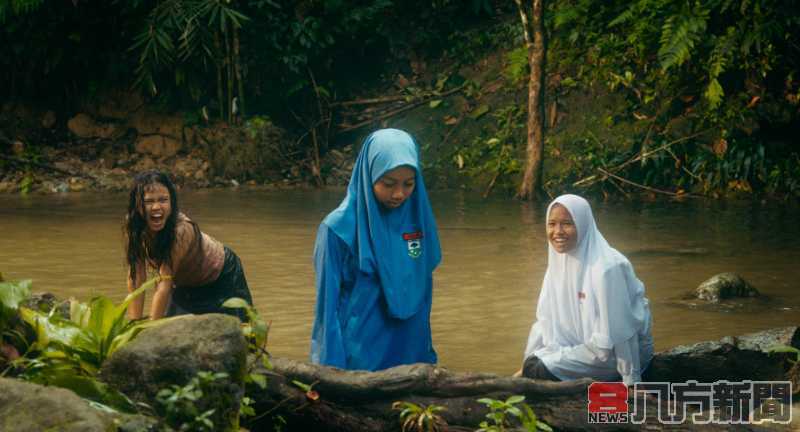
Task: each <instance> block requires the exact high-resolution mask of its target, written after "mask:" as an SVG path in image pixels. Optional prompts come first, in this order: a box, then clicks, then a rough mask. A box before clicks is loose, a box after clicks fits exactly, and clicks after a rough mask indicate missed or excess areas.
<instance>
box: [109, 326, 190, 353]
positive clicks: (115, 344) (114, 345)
mask: <svg viewBox="0 0 800 432" xmlns="http://www.w3.org/2000/svg"><path fill="white" fill-rule="evenodd" d="M180 318H182V317H181V316H174V317H169V318H162V319H159V320H155V321H143V322H138V323H133V324H132V325H130V326H127V328H126V329H125V330H124V331H123V332H122V333H120V334H118V335H116V336H115V337H114V339H113V340H112V341H111V345H110V346H109V348H108V353H107V355H108V356H110V355H111V354H114V352H115V351H116V350H118V349H119V348H121V347H122V346H123V345H125V344H126V343H128V342H130V341H131V339H133V338H134V337H136V335H138V334H139V332H141V331H142V330H144V329H148V328H152V327H158V326H160V325H162V324H166V323H168V322H170V321H174V320H176V319H180Z"/></svg>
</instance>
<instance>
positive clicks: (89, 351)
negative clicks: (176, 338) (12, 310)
mask: <svg viewBox="0 0 800 432" xmlns="http://www.w3.org/2000/svg"><path fill="white" fill-rule="evenodd" d="M158 280H159V279H158V278H154V279H152V280H150V281H148V282H147V283H145V284H143V285H142V287H140V288H139V289H138V290H136V291H134V292H132V293H130V294H129V295H128V296H127V297H126V298H125V300H124V301H123V302H122V303H121V304H119V305H114V304H113V303H112V302H111V301H110V300H109V299H107V298H105V297H97V298H94V299H92V300H91V301H90V302H89V303H88V304H83V303H80V302H78V301H75V300H71V301H70V316H69V318H64V317H61V316H60V315H59V314H58V313H57V308H55V307H54V308H53V309H52V310H50V311H47V312H42V311H38V310H33V309H28V308H26V307H20V308H19V310H18V313H19V317H20V318H21V319H22V321H23V322H25V323H26V324H27V325H28V326H30V329H31V331H32V334H33V342H32V343H30V344H29V345H28V349H27V351H26V352H25V353H24V355H23V357H22V358H20V359H17V360H16V361H15V362H14V364H13V366H14V367H15V368H17V369H19V372H18V373H19V377H20V378H22V379H25V380H28V381H32V382H35V383H39V384H45V385H55V386H59V387H64V388H68V389H70V390H72V391H74V392H75V393H77V394H78V395H80V396H81V397H84V398H86V399H89V400H91V401H93V402H95V403H98V404H102V405H104V406H109V407H112V408H115V409H120V410H123V411H129V412H132V411H135V407H134V405H133V404H132V403H131V401H130V400H128V398H127V397H126V396H125V395H123V394H121V393H119V392H117V391H115V390H113V389H111V388H110V387H108V386H107V385H105V384H103V383H101V382H99V381H97V380H96V379H95V376H96V374H97V372H98V370H99V369H100V367H101V366H102V364H103V362H104V361H105V359H106V358H108V357H109V356H110V355H111V354H113V353H114V352H115V351H116V350H117V349H119V348H120V347H122V346H123V345H125V344H126V343H127V342H129V341H130V340H131V339H132V338H133V337H135V336H136V334H138V333H139V332H140V331H141V330H143V329H144V328H146V327H151V326H155V325H159V324H161V323H163V322H165V320H161V321H151V322H144V323H135V322H130V321H128V320H127V318H126V317H125V313H126V311H127V307H128V304H129V303H130V302H131V301H132V300H133V299H134V298H135V297H137V296H138V295H140V294H141V293H143V292H144V291H145V290H147V289H149V288H152V287H153V286H154V285H155V284H156V283H157V282H158Z"/></svg>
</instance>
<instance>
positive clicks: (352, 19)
mask: <svg viewBox="0 0 800 432" xmlns="http://www.w3.org/2000/svg"><path fill="white" fill-rule="evenodd" d="M793 6H794V2H792V1H791V0H738V1H735V0H711V1H702V2H701V1H691V0H636V1H618V0H615V1H600V0H568V1H561V2H549V3H548V4H547V9H546V12H545V21H546V28H547V33H548V36H547V39H548V45H547V51H548V53H547V57H548V65H547V77H548V79H547V90H546V93H547V96H546V97H547V100H548V107H550V108H548V109H547V113H548V116H549V117H550V118H549V119H548V123H549V125H550V130H549V131H548V132H547V136H548V138H547V141H546V148H545V178H544V186H545V188H546V189H548V190H549V191H555V190H557V189H565V188H567V189H569V188H573V187H590V186H591V187H595V188H597V189H598V190H602V191H609V192H615V191H622V192H623V193H625V191H631V190H635V189H632V188H636V189H638V188H640V187H641V186H646V187H649V188H651V190H655V189H658V190H665V191H668V192H670V193H673V194H684V193H695V194H702V195H716V194H718V193H722V192H727V191H735V192H745V193H750V192H756V193H768V194H773V195H777V196H783V197H792V196H795V197H796V196H797V195H798V194H800V153H799V152H798V150H797V149H796V147H795V146H794V145H793V144H794V140H795V138H794V136H795V135H796V134H794V133H793V131H794V130H796V129H797V128H798V127H799V126H800V112H799V111H798V109H799V107H800V105H799V104H800V77H798V76H796V75H797V72H796V71H797V70H800V69H799V68H798V66H800V65H798V62H800V44H799V43H798V38H800V36H798V35H800V12H798V9H797V8H796V7H793ZM0 21H2V23H3V25H2V26H1V27H0V43H2V46H4V48H5V53H4V54H3V55H2V56H0V66H2V67H0V79H2V81H3V82H5V83H8V84H9V85H7V86H4V87H2V88H0V98H2V99H4V100H15V101H31V100H34V101H36V102H37V103H41V104H46V105H48V106H49V107H57V108H58V109H60V110H63V111H67V112H70V111H73V112H74V110H75V109H76V107H75V105H76V103H78V102H79V101H81V100H85V99H87V98H91V97H93V96H94V95H96V94H98V93H100V92H102V91H103V90H104V89H106V88H113V87H127V86H137V87H138V88H140V89H141V90H142V91H143V92H144V93H145V94H147V95H148V96H149V97H150V98H151V102H152V103H154V104H156V105H161V106H164V107H168V108H170V109H181V110H184V111H185V112H187V113H189V114H188V115H189V116H194V117H200V116H204V115H207V116H209V117H211V118H221V119H225V120H227V121H231V120H234V119H233V117H235V116H245V117H246V116H251V115H256V114H258V115H268V116H269V117H270V118H272V119H273V120H274V121H276V122H277V123H278V124H280V125H282V126H284V127H285V128H287V129H288V130H291V131H294V132H296V133H297V135H298V136H300V135H302V133H304V132H307V131H308V130H309V129H316V128H317V127H319V125H320V124H322V123H324V122H325V121H328V124H329V122H330V116H331V115H332V111H331V110H330V109H329V108H328V107H329V105H328V104H329V103H331V102H335V101H341V100H347V99H351V98H353V97H358V96H364V95H369V96H374V95H375V93H376V90H379V89H386V88H390V87H391V85H392V84H396V82H395V77H396V76H397V73H398V72H400V73H405V74H406V75H409V76H410V75H412V74H413V69H414V66H415V63H418V62H419V61H427V62H428V63H431V64H434V63H435V64H437V65H438V67H439V69H438V70H439V74H438V75H437V74H435V73H432V74H428V75H429V76H427V77H425V78H427V79H428V80H429V82H424V83H422V85H423V86H427V87H430V88H437V89H438V90H444V87H447V88H452V87H454V86H456V85H461V84H464V82H465V78H464V77H458V78H459V79H450V81H448V82H446V83H445V81H442V76H443V75H444V76H450V75H448V74H452V75H457V74H455V73H453V71H457V70H459V67H462V66H470V65H475V64H477V63H478V62H480V61H482V60H484V59H486V58H488V57H490V56H491V55H492V54H495V53H498V52H499V53H503V55H502V56H501V58H502V63H503V67H504V73H503V76H504V77H505V78H504V80H503V87H504V90H505V94H506V95H508V97H507V98H506V101H505V103H503V104H497V103H496V104H495V107H497V106H498V105H499V108H497V109H494V110H493V111H492V115H491V116H483V119H484V122H485V126H484V127H483V128H482V129H481V130H479V131H476V132H475V133H474V134H473V139H472V140H469V141H468V142H466V144H463V145H462V144H458V145H460V147H458V148H454V149H450V150H445V151H440V152H439V154H437V156H436V158H434V159H431V160H429V163H430V165H431V167H433V168H437V167H440V168H442V169H444V165H447V166H448V169H449V170H450V171H451V172H452V171H454V172H455V173H456V175H461V176H465V175H466V176H468V177H485V178H487V182H488V180H491V183H490V187H489V188H490V189H491V187H492V186H494V185H495V184H496V185H497V186H496V188H497V189H500V188H502V187H506V186H510V185H511V184H513V183H514V182H515V181H517V177H518V174H519V170H520V168H519V166H520V163H519V161H520V160H521V159H522V157H523V155H522V151H523V149H524V142H525V130H524V128H525V124H524V114H525V102H524V101H521V100H520V99H519V97H518V95H519V94H521V93H524V92H522V91H521V90H522V89H523V88H524V86H525V85H526V80H525V79H524V77H525V76H526V75H527V73H528V69H527V67H528V66H527V56H526V54H527V53H526V51H525V48H524V46H523V43H522V30H521V25H520V23H519V17H518V14H517V12H516V7H515V5H514V4H513V2H501V1H492V0H461V1H459V0H410V1H402V2H401V1H397V0H362V1H344V0H338V1H314V0H303V1H289V0H225V1H223V0H162V1H154V0H150V1H148V0H134V1H110V2H105V1H91V0H75V1H66V0H59V1H55V2H43V1H42V0H10V1H6V2H2V3H0ZM365 59H366V60H367V61H365ZM461 69H463V67H462V68H461ZM468 78H469V77H467V84H473V86H472V87H469V88H468V89H471V91H469V92H467V96H472V95H475V94H480V91H481V88H480V85H481V84H486V82H487V81H483V82H481V81H478V80H476V82H470V81H469V79H468ZM437 79H438V80H437ZM365 83H366V84H365ZM435 83H436V84H435ZM437 84H439V85H438V86H437ZM408 87H411V85H407V86H406V88H405V89H404V90H405V91H406V92H407V93H410V91H409V90H408ZM476 87H477V88H476ZM586 101H589V102H597V103H600V104H605V105H606V108H607V109H605V110H604V111H603V112H602V113H601V114H602V115H600V116H599V118H598V119H596V120H586V122H585V123H591V124H590V125H589V127H586V128H583V127H581V128H576V127H574V124H573V123H570V122H566V123H564V125H562V126H559V121H558V120H559V113H560V112H561V113H563V112H566V113H569V114H571V115H572V116H583V117H588V116H587V115H586V113H585V112H582V111H583V110H585V109H586V107H585V106H583V104H584V102H586ZM599 101H606V102H599ZM475 105H478V106H477V108H478V110H480V108H481V106H480V104H479V103H477V104H475ZM433 107H434V106H433V105H431V108H433ZM323 108H324V109H323ZM426 108H427V107H426ZM470 108H471V109H473V111H472V116H473V117H474V118H478V117H480V116H481V114H482V113H479V114H477V115H475V110H474V108H475V107H470ZM598 112H599V110H598ZM333 115H335V113H334V114H333ZM456 117H457V116H456ZM297 142H298V144H297V145H298V146H309V145H311V141H310V140H308V139H306V140H302V139H301V140H298V141H297ZM451 142H454V140H451ZM315 145H316V144H315ZM455 145H456V144H451V146H455ZM323 151H324V148H323ZM300 153H301V154H305V153H306V150H305V149H302V151H300ZM626 162H628V163H626ZM633 162H635V163H633ZM622 164H625V165H622ZM453 167H457V169H455V168H453ZM461 168H464V169H461ZM600 169H601V170H603V171H599V170H600ZM593 175H594V176H595V177H591V176H593ZM587 177H589V179H588V180H584V181H582V182H581V181H580V180H581V179H586V178H587ZM575 183H577V185H575ZM592 185H594V186H592Z"/></svg>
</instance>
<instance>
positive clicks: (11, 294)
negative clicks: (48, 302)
mask: <svg viewBox="0 0 800 432" xmlns="http://www.w3.org/2000/svg"><path fill="white" fill-rule="evenodd" d="M30 295H31V280H30V279H25V280H21V281H18V282H0V316H2V315H4V314H5V313H6V311H16V310H17V309H18V308H19V304H20V303H22V302H23V301H25V299H27V298H28V297H30Z"/></svg>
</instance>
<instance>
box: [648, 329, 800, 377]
mask: <svg viewBox="0 0 800 432" xmlns="http://www.w3.org/2000/svg"><path fill="white" fill-rule="evenodd" d="M776 346H791V347H794V348H798V349H800V327H783V328H776V329H770V330H765V331H762V332H757V333H749V334H745V335H742V336H728V337H725V338H722V339H720V340H718V341H708V342H699V343H696V344H693V345H681V346H677V347H675V348H672V349H670V350H667V351H663V352H660V353H658V354H656V355H655V356H654V357H653V360H652V362H651V363H650V366H649V367H648V369H647V371H646V373H645V376H644V379H645V381H651V382H685V381H687V380H690V379H692V380H697V381H698V382H705V383H713V382H715V381H719V380H728V381H744V380H752V381H786V380H787V378H792V379H795V377H789V376H787V373H788V372H789V368H790V367H791V362H790V361H789V360H790V359H791V358H792V356H791V355H790V354H787V353H770V352H769V351H770V349H771V348H773V347H776ZM796 384H797V383H796Z"/></svg>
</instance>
